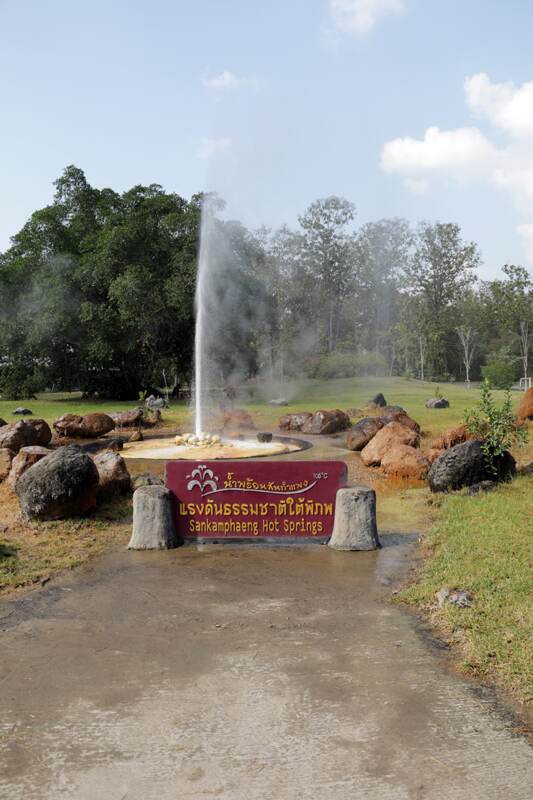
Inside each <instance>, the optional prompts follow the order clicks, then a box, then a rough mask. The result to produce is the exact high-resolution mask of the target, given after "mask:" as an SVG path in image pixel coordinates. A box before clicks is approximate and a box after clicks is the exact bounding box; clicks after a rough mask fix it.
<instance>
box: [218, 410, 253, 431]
mask: <svg viewBox="0 0 533 800" xmlns="http://www.w3.org/2000/svg"><path fill="white" fill-rule="evenodd" d="M222 419H223V427H224V428H231V429H232V430H236V431H238V430H247V429H250V428H254V427H255V425H254V421H253V418H252V415H251V414H249V413H248V411H245V410H244V409H243V408H233V409H231V410H230V411H226V412H225V413H224V416H223V418H222Z"/></svg>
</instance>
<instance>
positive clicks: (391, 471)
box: [381, 444, 430, 480]
mask: <svg viewBox="0 0 533 800" xmlns="http://www.w3.org/2000/svg"><path fill="white" fill-rule="evenodd" d="M381 466H382V468H383V469H384V471H385V472H386V473H387V475H392V476H394V477H396V478H416V479H418V480H423V479H424V478H425V477H426V475H427V474H428V470H429V467H430V463H429V461H428V460H427V458H426V457H425V454H424V453H422V452H421V451H420V450H417V449H416V448H414V447H410V446H409V445H407V444H395V445H393V446H392V447H391V448H390V449H389V450H387V452H386V453H385V455H384V456H383V458H382V459H381Z"/></svg>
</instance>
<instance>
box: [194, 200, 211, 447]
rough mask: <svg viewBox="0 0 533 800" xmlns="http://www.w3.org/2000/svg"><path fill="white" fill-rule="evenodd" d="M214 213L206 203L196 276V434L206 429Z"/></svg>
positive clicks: (203, 212) (203, 209) (203, 211)
mask: <svg viewBox="0 0 533 800" xmlns="http://www.w3.org/2000/svg"><path fill="white" fill-rule="evenodd" d="M211 227H212V214H211V212H210V209H209V205H208V204H207V203H204V206H203V208H202V222H201V228H200V253H199V258H198V273H197V277H196V297H195V304H196V328H195V336H194V432H195V434H196V436H199V435H200V433H202V432H203V430H204V403H205V390H206V386H205V378H206V372H207V369H206V367H207V364H206V355H207V354H206V352H205V337H206V310H207V309H206V305H207V279H208V267H209V248H210V239H211V232H212V231H211Z"/></svg>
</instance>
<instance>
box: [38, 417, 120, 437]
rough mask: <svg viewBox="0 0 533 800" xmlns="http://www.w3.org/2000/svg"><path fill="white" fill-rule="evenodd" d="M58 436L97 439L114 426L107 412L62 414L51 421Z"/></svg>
mask: <svg viewBox="0 0 533 800" xmlns="http://www.w3.org/2000/svg"><path fill="white" fill-rule="evenodd" d="M53 427H54V430H55V431H56V432H57V434H58V436H65V437H67V438H72V439H98V437H100V436H104V435H105V434H106V433H109V431H112V430H113V428H114V427H115V422H114V420H113V419H111V417H110V416H109V415H108V414H101V413H94V414H86V415H85V416H84V417H80V415H79V414H63V415H62V416H61V417H59V418H58V419H56V421H55V422H54V423H53Z"/></svg>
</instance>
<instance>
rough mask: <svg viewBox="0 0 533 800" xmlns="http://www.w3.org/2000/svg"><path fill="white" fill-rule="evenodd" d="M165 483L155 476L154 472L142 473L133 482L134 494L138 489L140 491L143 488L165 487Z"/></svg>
mask: <svg viewBox="0 0 533 800" xmlns="http://www.w3.org/2000/svg"><path fill="white" fill-rule="evenodd" d="M164 485H165V483H164V481H163V480H162V479H161V478H160V477H159V476H158V475H154V474H153V473H152V472H142V473H141V474H140V475H137V477H135V478H133V480H132V484H131V486H132V489H133V491H134V492H136V491H137V489H140V488H141V486H164Z"/></svg>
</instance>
